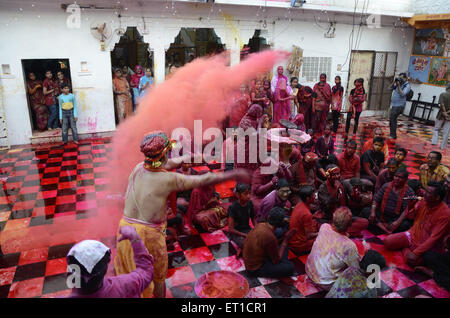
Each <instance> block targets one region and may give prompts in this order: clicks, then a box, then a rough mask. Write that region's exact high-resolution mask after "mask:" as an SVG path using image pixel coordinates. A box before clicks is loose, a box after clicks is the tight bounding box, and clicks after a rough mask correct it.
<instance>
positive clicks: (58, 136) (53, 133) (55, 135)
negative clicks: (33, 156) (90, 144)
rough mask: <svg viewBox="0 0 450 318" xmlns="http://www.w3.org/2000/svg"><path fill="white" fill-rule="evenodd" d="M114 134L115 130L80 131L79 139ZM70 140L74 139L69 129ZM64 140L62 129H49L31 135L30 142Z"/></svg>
mask: <svg viewBox="0 0 450 318" xmlns="http://www.w3.org/2000/svg"><path fill="white" fill-rule="evenodd" d="M113 135H114V131H105V132H98V133H81V134H80V133H78V139H79V140H83V139H91V138H110V137H112V136H113ZM69 141H72V131H71V130H70V129H69ZM55 142H62V130H61V129H55V130H47V131H43V132H39V131H35V132H33V136H32V137H30V143H31V144H32V145H38V144H48V143H55Z"/></svg>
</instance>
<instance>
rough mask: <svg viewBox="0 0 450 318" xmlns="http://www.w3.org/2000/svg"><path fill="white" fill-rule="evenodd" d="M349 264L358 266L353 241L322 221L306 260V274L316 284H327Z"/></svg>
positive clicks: (357, 257)
mask: <svg viewBox="0 0 450 318" xmlns="http://www.w3.org/2000/svg"><path fill="white" fill-rule="evenodd" d="M350 266H355V267H356V268H359V253H358V248H357V247H356V245H355V243H354V242H353V241H352V240H351V239H349V238H348V237H347V236H345V235H343V234H340V233H337V232H336V231H334V230H333V228H332V227H331V225H330V224H326V223H324V224H323V225H322V226H321V227H320V230H319V235H318V236H317V238H316V241H315V242H314V245H313V247H312V249H311V253H310V254H309V256H308V259H307V261H306V267H305V270H306V274H307V275H308V277H309V278H310V279H311V280H312V281H313V282H314V283H316V284H321V285H329V284H332V283H334V282H335V281H336V280H337V279H338V277H339V275H340V274H341V273H342V272H343V271H344V270H345V269H347V268H348V267H350Z"/></svg>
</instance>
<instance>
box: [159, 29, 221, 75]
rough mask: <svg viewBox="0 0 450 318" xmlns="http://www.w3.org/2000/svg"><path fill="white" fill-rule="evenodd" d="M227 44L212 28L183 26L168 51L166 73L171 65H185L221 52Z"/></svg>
mask: <svg viewBox="0 0 450 318" xmlns="http://www.w3.org/2000/svg"><path fill="white" fill-rule="evenodd" d="M223 51H225V45H224V44H222V41H221V39H220V38H219V37H218V36H217V34H216V32H215V31H214V29H211V28H181V30H180V32H179V33H178V35H177V36H176V37H175V40H174V42H173V43H171V44H170V47H169V49H168V50H167V51H166V74H167V71H168V69H169V67H170V66H172V65H175V66H177V67H180V66H183V65H184V64H186V63H189V62H191V61H192V60H193V59H195V58H197V57H202V56H207V55H213V54H220V53H222V52H223Z"/></svg>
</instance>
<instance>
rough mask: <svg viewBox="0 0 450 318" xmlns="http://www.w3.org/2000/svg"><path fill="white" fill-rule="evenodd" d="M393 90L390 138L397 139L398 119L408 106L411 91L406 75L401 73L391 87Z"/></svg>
mask: <svg viewBox="0 0 450 318" xmlns="http://www.w3.org/2000/svg"><path fill="white" fill-rule="evenodd" d="M389 89H390V90H392V91H393V92H392V98H391V115H390V116H389V127H390V130H391V133H390V137H391V138H392V139H397V119H398V116H400V114H402V113H403V110H404V109H405V105H406V95H407V94H408V93H409V91H410V90H411V86H410V85H409V82H408V77H407V76H406V73H400V75H399V77H396V78H395V79H394V82H393V83H392V84H391V86H390V87H389Z"/></svg>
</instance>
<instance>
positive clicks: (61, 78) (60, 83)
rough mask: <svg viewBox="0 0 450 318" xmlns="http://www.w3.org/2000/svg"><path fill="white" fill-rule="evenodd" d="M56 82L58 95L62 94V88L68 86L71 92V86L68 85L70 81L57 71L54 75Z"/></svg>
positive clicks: (61, 72)
mask: <svg viewBox="0 0 450 318" xmlns="http://www.w3.org/2000/svg"><path fill="white" fill-rule="evenodd" d="M56 77H57V78H58V79H57V82H58V89H59V95H61V94H62V89H63V87H64V86H66V85H67V86H69V88H70V91H72V85H71V84H70V79H68V78H67V77H65V76H64V73H63V71H59V72H58V73H56Z"/></svg>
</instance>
